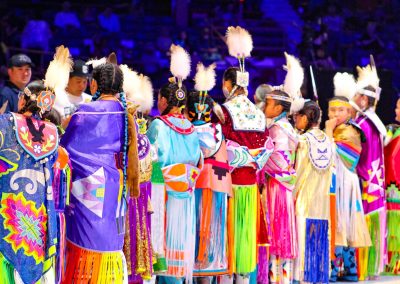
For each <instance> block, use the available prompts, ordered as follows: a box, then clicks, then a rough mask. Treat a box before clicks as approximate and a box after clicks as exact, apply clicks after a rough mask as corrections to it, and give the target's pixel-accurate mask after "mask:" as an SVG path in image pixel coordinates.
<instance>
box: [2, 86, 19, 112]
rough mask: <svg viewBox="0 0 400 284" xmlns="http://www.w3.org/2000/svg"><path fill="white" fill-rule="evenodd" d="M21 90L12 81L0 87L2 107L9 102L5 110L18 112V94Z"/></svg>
mask: <svg viewBox="0 0 400 284" xmlns="http://www.w3.org/2000/svg"><path fill="white" fill-rule="evenodd" d="M20 92H21V91H20V90H19V89H18V87H17V86H15V85H14V84H13V83H11V82H10V81H7V82H6V84H5V85H4V87H3V88H1V89H0V108H1V107H2V106H3V105H4V104H5V103H6V102H8V105H7V107H6V109H5V112H18V94H19V93H20Z"/></svg>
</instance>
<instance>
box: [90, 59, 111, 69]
mask: <svg viewBox="0 0 400 284" xmlns="http://www.w3.org/2000/svg"><path fill="white" fill-rule="evenodd" d="M106 62H107V58H105V57H103V58H100V59H96V58H93V59H90V60H89V61H87V62H86V65H92V67H93V68H96V67H97V66H100V65H101V64H105V63H106Z"/></svg>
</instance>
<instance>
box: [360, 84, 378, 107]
mask: <svg viewBox="0 0 400 284" xmlns="http://www.w3.org/2000/svg"><path fill="white" fill-rule="evenodd" d="M364 90H367V91H370V92H373V93H375V92H376V89H375V88H374V87H372V86H371V85H368V86H366V87H365V88H364ZM363 96H366V95H363ZM367 99H368V107H373V106H375V101H376V100H375V98H373V97H370V96H367Z"/></svg>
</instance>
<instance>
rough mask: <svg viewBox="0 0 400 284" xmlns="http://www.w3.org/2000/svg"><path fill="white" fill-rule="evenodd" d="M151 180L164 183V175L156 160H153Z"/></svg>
mask: <svg viewBox="0 0 400 284" xmlns="http://www.w3.org/2000/svg"><path fill="white" fill-rule="evenodd" d="M151 182H152V183H158V184H160V183H161V184H162V183H164V177H163V174H162V171H161V165H160V163H158V162H153V171H152V173H151Z"/></svg>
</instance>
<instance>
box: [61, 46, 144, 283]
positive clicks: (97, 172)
mask: <svg viewBox="0 0 400 284" xmlns="http://www.w3.org/2000/svg"><path fill="white" fill-rule="evenodd" d="M103 62H104V61H103ZM93 65H94V70H93V79H92V80H91V83H90V91H91V93H92V94H93V102H91V103H88V104H82V105H81V106H80V107H79V109H78V110H77V111H76V112H75V113H74V114H73V115H72V117H71V120H70V123H69V125H68V127H67V129H66V132H65V134H64V136H63V137H62V139H61V144H62V145H64V146H65V148H66V149H67V151H68V152H69V154H70V159H71V162H72V168H73V171H72V189H71V195H70V204H69V206H68V207H67V209H66V222H67V261H66V272H65V277H64V280H63V283H127V282H128V275H127V271H126V270H127V267H126V262H125V257H124V254H123V252H122V248H123V244H124V235H125V216H126V207H127V206H126V205H127V204H126V200H127V198H128V195H130V196H138V193H139V192H138V190H139V182H138V181H139V179H138V178H139V172H138V158H137V143H136V142H137V140H136V139H137V138H136V128H135V125H134V121H133V117H132V114H131V113H128V111H129V110H128V109H127V105H126V100H125V94H124V93H123V90H122V84H123V73H122V71H121V69H120V68H119V67H118V65H117V62H116V56H115V54H114V53H112V54H111V55H110V56H109V58H108V59H107V60H106V62H104V63H100V64H99V65H97V64H96V62H94V63H93ZM110 130H112V131H110ZM128 156H129V160H128V158H127V157H128Z"/></svg>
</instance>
